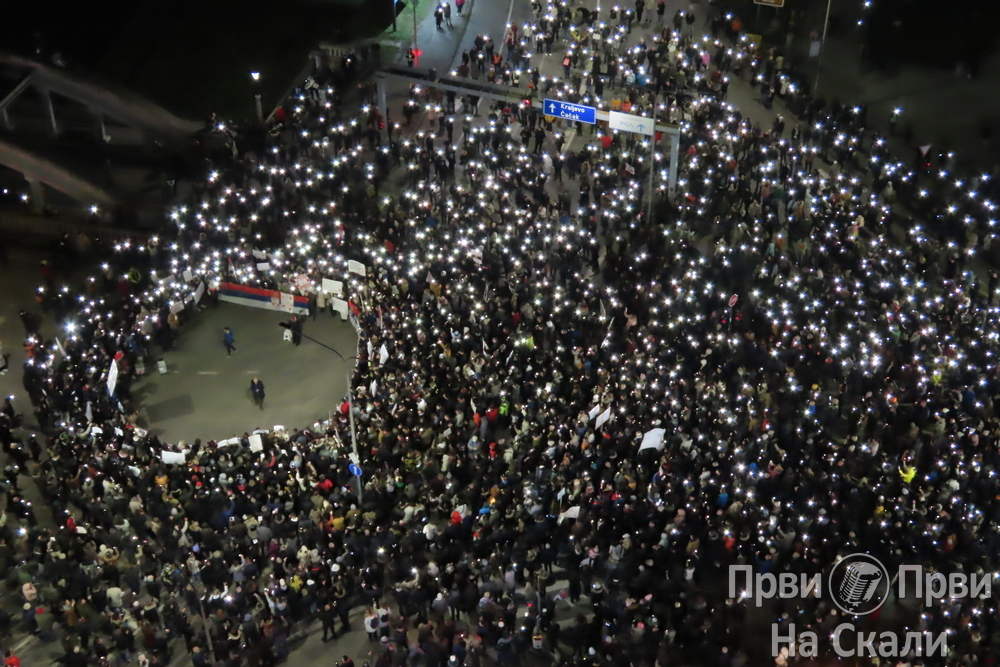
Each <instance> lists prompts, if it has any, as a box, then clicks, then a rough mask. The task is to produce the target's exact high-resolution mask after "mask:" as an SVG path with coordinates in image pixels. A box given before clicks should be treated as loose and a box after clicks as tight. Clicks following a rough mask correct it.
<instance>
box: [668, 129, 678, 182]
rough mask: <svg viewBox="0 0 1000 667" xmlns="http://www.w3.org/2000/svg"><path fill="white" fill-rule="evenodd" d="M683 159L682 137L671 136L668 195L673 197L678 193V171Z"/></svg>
mask: <svg viewBox="0 0 1000 667" xmlns="http://www.w3.org/2000/svg"><path fill="white" fill-rule="evenodd" d="M680 157H681V135H680V134H671V135H670V173H669V174H667V194H669V195H670V196H671V197H673V196H674V193H676V192H677V171H678V169H679V167H678V163H679V162H680Z"/></svg>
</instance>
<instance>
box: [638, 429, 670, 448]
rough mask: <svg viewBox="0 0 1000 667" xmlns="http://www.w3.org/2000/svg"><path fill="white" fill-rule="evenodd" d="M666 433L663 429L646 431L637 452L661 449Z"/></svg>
mask: <svg viewBox="0 0 1000 667" xmlns="http://www.w3.org/2000/svg"><path fill="white" fill-rule="evenodd" d="M666 432H667V429H665V428H654V429H650V430H649V431H646V433H645V435H643V436H642V443H640V445H639V451H640V452H641V451H642V450H644V449H656V450H660V449H663V435H664V434H665V433H666Z"/></svg>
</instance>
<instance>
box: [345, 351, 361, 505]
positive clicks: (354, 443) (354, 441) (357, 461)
mask: <svg viewBox="0 0 1000 667" xmlns="http://www.w3.org/2000/svg"><path fill="white" fill-rule="evenodd" d="M351 370H352V369H351V367H350V366H348V367H347V405H348V410H347V421H348V423H349V424H350V425H351V455H352V456H353V457H354V465H356V466H359V467H360V466H361V457H360V455H359V454H358V436H357V433H356V432H355V430H354V392H353V391H351V375H352V373H351ZM354 482H355V484H356V486H357V491H358V506H359V507H360V506H361V503H362V502H364V484H362V483H361V478H360V477H358V476H355V477H354Z"/></svg>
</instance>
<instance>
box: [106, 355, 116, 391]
mask: <svg viewBox="0 0 1000 667" xmlns="http://www.w3.org/2000/svg"><path fill="white" fill-rule="evenodd" d="M117 386H118V362H117V361H116V360H114V359H112V360H111V367H110V368H109V369H108V395H109V396H114V395H115V387H117Z"/></svg>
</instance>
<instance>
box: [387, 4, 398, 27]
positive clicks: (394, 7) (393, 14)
mask: <svg viewBox="0 0 1000 667" xmlns="http://www.w3.org/2000/svg"><path fill="white" fill-rule="evenodd" d="M398 2H399V0H389V11H390V12H392V31H393V32H396V3H398Z"/></svg>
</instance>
